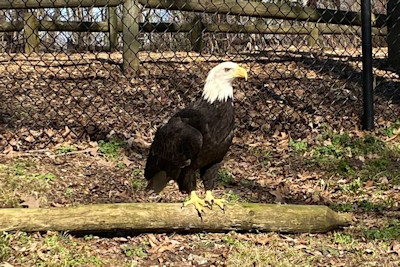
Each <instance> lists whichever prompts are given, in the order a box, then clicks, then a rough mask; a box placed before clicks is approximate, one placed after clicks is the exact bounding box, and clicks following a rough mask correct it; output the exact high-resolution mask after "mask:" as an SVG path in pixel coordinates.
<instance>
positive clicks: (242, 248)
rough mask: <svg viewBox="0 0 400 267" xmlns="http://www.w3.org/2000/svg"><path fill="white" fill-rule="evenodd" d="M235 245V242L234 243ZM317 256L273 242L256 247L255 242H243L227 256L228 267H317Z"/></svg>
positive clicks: (235, 246) (232, 248)
mask: <svg viewBox="0 0 400 267" xmlns="http://www.w3.org/2000/svg"><path fill="white" fill-rule="evenodd" d="M233 243H234V241H233ZM315 258H316V257H315V256H313V255H310V254H308V253H307V252H304V251H302V250H298V249H295V248H293V246H292V245H289V244H280V245H279V247H278V246H277V244H275V243H274V242H273V244H270V245H262V246H260V245H255V244H254V243H253V242H241V243H240V245H234V246H231V251H230V253H229V254H228V256H227V259H226V265H227V266H237V267H253V266H277V267H289V266H315V265H314V264H313V263H314V261H315Z"/></svg>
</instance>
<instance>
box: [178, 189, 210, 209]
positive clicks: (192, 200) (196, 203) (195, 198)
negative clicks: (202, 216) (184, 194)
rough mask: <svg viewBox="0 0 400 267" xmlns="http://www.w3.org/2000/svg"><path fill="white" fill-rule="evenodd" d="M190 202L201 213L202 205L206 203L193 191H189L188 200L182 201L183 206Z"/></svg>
mask: <svg viewBox="0 0 400 267" xmlns="http://www.w3.org/2000/svg"><path fill="white" fill-rule="evenodd" d="M190 204H193V205H194V207H195V209H196V210H197V211H198V212H199V213H202V211H203V207H204V206H205V205H206V203H205V201H204V200H203V199H201V198H199V197H198V196H197V195H196V192H195V191H192V192H190V198H189V200H187V201H185V202H183V206H184V207H186V206H188V205H190Z"/></svg>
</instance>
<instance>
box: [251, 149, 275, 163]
mask: <svg viewBox="0 0 400 267" xmlns="http://www.w3.org/2000/svg"><path fill="white" fill-rule="evenodd" d="M249 152H250V154H251V155H254V156H256V157H257V161H258V163H260V164H261V165H263V166H267V165H269V163H270V162H271V151H268V150H266V149H265V148H262V147H250V148H249Z"/></svg>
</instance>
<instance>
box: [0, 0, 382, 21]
mask: <svg viewBox="0 0 400 267" xmlns="http://www.w3.org/2000/svg"><path fill="white" fill-rule="evenodd" d="M135 1H137V3H140V4H142V5H143V6H145V7H148V8H157V9H169V10H180V11H191V12H205V13H220V14H230V15H241V16H250V17H265V18H275V19H288V20H299V21H311V22H324V23H334V24H344V25H357V26H361V12H353V11H344V10H334V9H319V8H317V9H314V8H310V7H302V6H292V5H288V4H275V3H261V2H256V1H251V0H248V1H243V0H135ZM124 2H125V0H12V1H11V0H3V1H0V9H26V8H62V7H70V8H72V7H105V6H118V5H120V4H123V3H124ZM386 18H387V17H386V15H384V14H376V15H375V14H372V20H373V21H372V25H373V26H375V27H382V26H384V25H385V24H386Z"/></svg>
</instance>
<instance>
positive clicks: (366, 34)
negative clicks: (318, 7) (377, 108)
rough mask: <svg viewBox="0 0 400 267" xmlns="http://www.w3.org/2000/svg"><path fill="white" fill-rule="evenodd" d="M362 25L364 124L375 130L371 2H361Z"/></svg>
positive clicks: (368, 0)
mask: <svg viewBox="0 0 400 267" xmlns="http://www.w3.org/2000/svg"><path fill="white" fill-rule="evenodd" d="M361 23H362V30H361V31H362V63H363V64H362V65H363V70H362V84H363V108H364V114H363V117H362V124H363V128H364V129H365V130H372V129H373V128H374V94H373V90H374V88H373V76H372V35H371V0H362V1H361Z"/></svg>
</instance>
